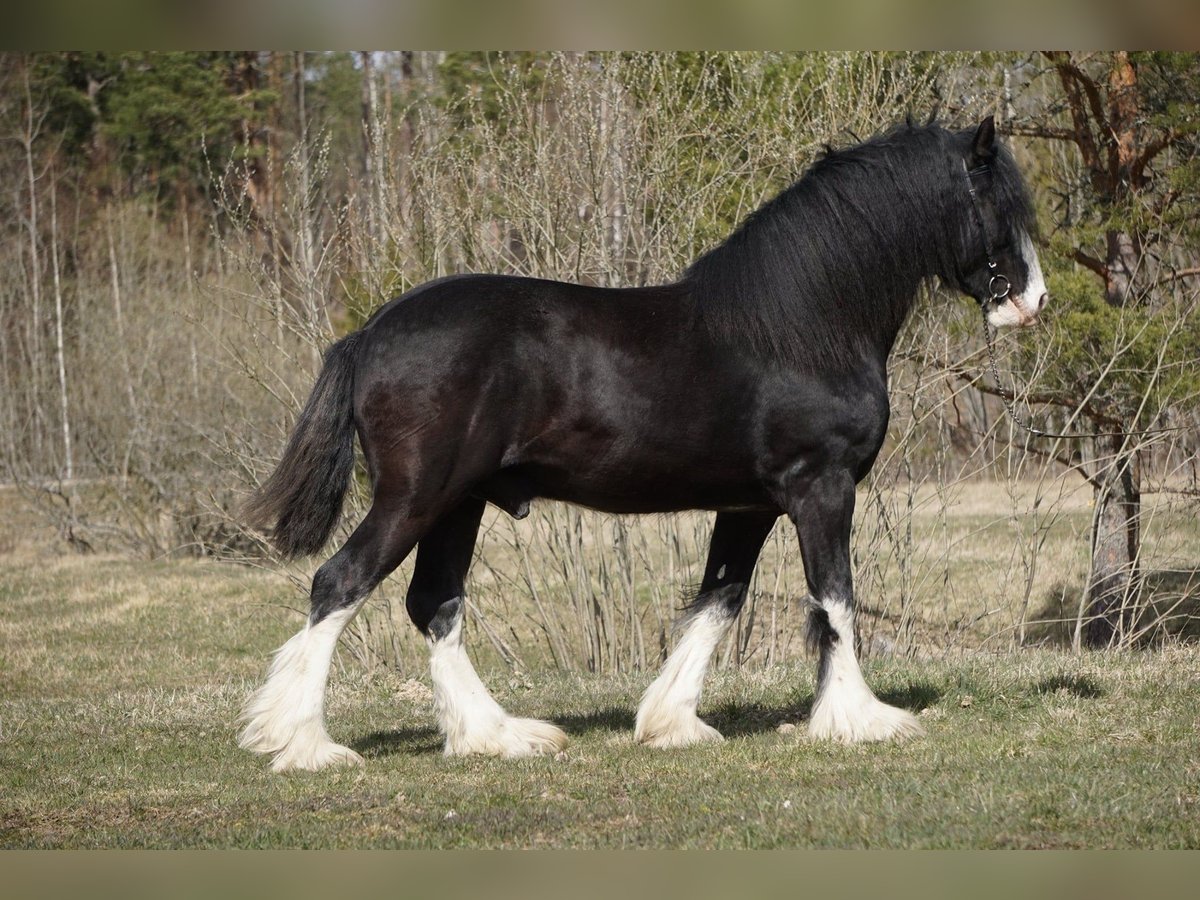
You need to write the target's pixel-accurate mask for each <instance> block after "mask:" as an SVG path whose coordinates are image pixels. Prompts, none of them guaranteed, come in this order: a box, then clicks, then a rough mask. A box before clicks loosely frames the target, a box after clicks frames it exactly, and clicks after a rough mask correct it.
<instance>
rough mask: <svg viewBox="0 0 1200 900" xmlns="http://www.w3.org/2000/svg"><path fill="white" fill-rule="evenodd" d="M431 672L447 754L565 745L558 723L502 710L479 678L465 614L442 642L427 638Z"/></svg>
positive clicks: (513, 752)
mask: <svg viewBox="0 0 1200 900" xmlns="http://www.w3.org/2000/svg"><path fill="white" fill-rule="evenodd" d="M429 671H430V674H431V676H432V678H433V702H434V708H435V710H436V712H437V719H438V726H439V727H440V728H441V731H442V734H443V735H445V738H446V755H447V756H461V755H466V754H470V753H480V754H484V755H487V756H509V757H515V756H535V755H538V754H542V753H556V752H558V751H559V750H561V749H563V747H565V746H566V745H567V736H566V735H565V734H564V733H563V732H562V730H561V729H559V728H558V727H556V726H554V725H551V724H550V723H549V722H542V721H540V720H538V719H519V718H516V717H514V716H510V715H509V714H508V713H507V712H505V711H504V709H503V707H501V706H500V704H499V703H497V702H496V701H495V700H494V699H493V698H492V695H491V694H489V693H488V689H487V688H486V687H484V686H483V682H482V681H480V680H479V675H478V674H476V672H475V667H474V666H472V665H471V660H470V658H469V657H468V656H467V651H466V648H465V647H464V646H463V641H462V618H461V616H460V617H459V619H458V620H457V621H455V623H454V627H453V628H451V630H450V632H449V633H448V634H447V635H446V636H445V637H443V638H441V639H439V640H433V639H430V641H429Z"/></svg>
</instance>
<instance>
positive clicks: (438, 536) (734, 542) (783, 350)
mask: <svg viewBox="0 0 1200 900" xmlns="http://www.w3.org/2000/svg"><path fill="white" fill-rule="evenodd" d="M1033 220H1034V217H1033V212H1032V207H1031V204H1030V201H1029V198H1028V194H1027V192H1026V190H1025V188H1024V185H1023V182H1022V179H1021V176H1020V173H1019V172H1018V170H1017V168H1016V166H1015V164H1014V162H1013V159H1012V157H1011V155H1010V154H1009V153H1008V151H1007V150H1006V149H1004V148H1003V147H1002V146H999V145H997V143H996V140H995V129H994V125H993V122H992V120H991V119H990V118H989V119H987V120H985V121H984V122H983V123H982V124H981V125H980V126H979V127H978V128H977V129H970V130H967V131H962V132H955V131H949V130H946V129H944V128H942V127H940V126H937V125H926V126H914V125H912V124H907V125H902V126H899V127H896V128H894V129H892V130H890V131H888V132H887V133H886V134H883V135H881V136H879V137H876V138H874V139H872V140H870V141H867V142H866V143H863V144H860V145H858V146H855V147H852V148H849V149H846V150H842V151H839V152H832V151H831V152H830V153H829V154H828V155H827V156H825V157H824V158H822V159H821V160H819V161H818V162H816V163H815V164H814V165H813V166H812V168H811V169H810V170H809V171H808V172H807V173H806V174H805V175H804V176H803V177H802V178H801V179H800V180H799V181H798V182H796V183H795V184H793V185H792V186H791V187H789V188H788V189H787V190H785V191H784V192H783V193H781V194H780V195H779V196H777V197H775V198H774V199H773V200H771V201H770V202H768V203H767V204H766V205H764V206H763V207H762V208H761V209H759V210H758V211H757V212H756V213H754V214H753V215H752V216H750V217H749V219H748V220H747V221H746V222H745V223H744V224H743V225H742V226H741V227H740V228H739V229H738V230H737V231H736V232H735V233H734V234H733V235H732V236H731V237H730V238H729V239H728V240H726V241H725V242H724V243H723V244H721V245H720V246H718V247H716V248H715V249H713V250H711V251H709V252H708V253H707V254H705V255H704V256H702V257H701V258H700V259H699V260H697V261H696V262H695V263H694V264H693V265H692V266H691V268H689V269H688V270H687V272H686V273H685V274H684V276H683V277H682V278H681V279H680V280H679V281H678V282H676V283H675V284H669V285H664V286H658V287H643V288H629V289H606V288H598V287H586V286H581V285H575V284H564V283H560V282H554V281H541V280H536V279H532V278H517V277H507V276H500V275H464V276H455V277H451V278H443V279H440V280H438V281H433V282H430V283H428V284H425V285H422V286H420V287H417V288H415V289H414V290H412V291H410V292H408V293H407V294H405V295H404V296H402V297H399V298H397V299H395V300H392V301H391V302H390V303H388V304H386V305H385V306H383V307H382V308H381V309H380V310H378V312H376V313H375V315H374V316H372V318H371V320H370V321H369V322H368V323H367V324H366V325H365V326H364V327H363V328H362V330H360V331H358V332H356V333H355V334H352V335H350V336H348V337H346V338H344V339H342V340H341V341H339V342H338V343H336V344H334V345H333V346H332V347H331V348H330V349H329V351H328V352H327V354H326V356H325V365H324V369H323V370H322V372H321V375H320V377H319V379H318V380H317V383H316V386H315V388H314V389H313V392H312V396H311V397H310V398H309V400H308V403H307V405H306V406H305V407H304V410H303V412H302V413H301V414H300V417H299V420H298V422H297V424H296V428H295V431H294V432H293V434H292V435H291V438H290V440H289V441H288V444H287V447H286V449H285V450H284V453H283V458H282V460H281V461H280V463H279V466H278V468H277V469H276V470H275V472H274V474H272V475H271V477H270V478H269V480H268V481H267V482H266V483H265V484H264V485H263V486H262V488H261V490H260V491H259V492H258V494H257V495H256V496H255V497H254V498H253V499H252V501H251V505H250V509H249V513H250V518H252V520H253V521H255V522H257V523H260V524H263V525H270V526H273V531H272V534H273V540H274V542H275V544H276V546H277V547H278V549H279V550H280V552H281V553H283V554H284V555H285V556H298V555H301V554H311V553H316V552H317V551H319V550H320V549H321V548H322V547H323V546H324V544H325V542H326V540H327V539H328V536H329V534H330V532H331V531H332V530H333V527H334V526H335V524H336V522H337V520H338V517H339V515H340V511H341V505H342V497H343V495H344V493H345V491H346V486H347V483H348V481H349V478H350V475H351V472H352V469H353V463H354V436H355V434H356V433H357V435H358V438H359V442H360V444H361V446H362V450H363V454H364V456H365V457H366V464H367V470H368V472H369V474H370V477H371V481H372V484H373V485H374V496H373V503H372V506H371V509H370V512H368V513H367V515H366V517H365V518H364V519H363V521H362V523H361V524H360V525H359V526H358V528H357V529H356V530H355V531H354V533H353V535H351V537H350V539H349V540H348V541H347V542H346V544H345V546H343V547H342V548H341V549H340V550H339V551H338V552H337V554H336V555H334V556H333V558H332V559H330V560H329V561H328V562H326V563H325V564H324V565H323V566H321V568H320V569H319V570H318V571H317V573H316V576H315V577H314V578H313V583H312V611H311V613H310V615H309V619H308V623H307V625H306V626H305V628H304V630H303V631H301V632H300V633H299V634H297V635H296V636H295V637H293V638H292V639H291V640H289V641H288V642H287V643H286V644H285V645H284V646H283V647H282V648H281V649H280V650H279V652H278V654H277V655H276V657H275V660H274V663H273V665H272V667H271V670H270V674H269V677H268V680H267V682H266V684H265V685H264V686H263V687H262V688H261V689H260V690H259V691H257V692H256V693H255V695H254V696H253V697H252V698H251V700H250V702H249V704H248V706H247V709H246V712H245V721H246V726H245V729H244V731H243V732H242V736H241V744H242V746H243V747H246V748H249V749H252V750H256V751H259V752H262V753H270V754H273V756H274V767H275V769H276V770H286V769H318V768H321V767H323V766H326V765H329V764H333V763H348V762H361V759H360V757H359V756H358V755H357V754H356V753H354V752H353V751H352V750H350V749H349V748H347V747H344V746H340V745H338V744H336V743H334V742H333V741H332V740H331V739H330V738H329V735H328V733H327V732H326V730H325V724H324V711H323V704H324V692H325V683H326V678H327V675H328V670H329V663H330V659H331V657H332V654H333V651H334V647H335V645H336V643H337V640H338V636H339V635H340V634H341V632H342V629H343V628H345V626H346V624H347V623H348V622H349V621H350V620H351V619H352V618H353V617H354V615H355V613H357V612H358V610H359V608H360V607H361V606H362V604H363V602H364V600H365V598H366V596H367V595H368V593H369V592H370V591H371V590H372V589H373V588H374V587H375V586H376V585H377V584H379V582H380V581H381V580H382V579H383V578H385V577H386V576H387V575H388V574H389V573H390V572H392V571H393V570H394V569H395V568H396V567H397V566H398V565H399V564H400V563H401V562H402V561H403V560H404V559H405V557H407V556H408V554H409V553H411V552H412V550H413V548H414V547H416V548H417V560H416V567H415V571H414V572H413V577H412V582H411V584H410V586H409V590H408V597H407V607H408V612H409V615H410V616H411V617H412V620H413V622H414V623H415V624H416V626H417V627H418V628H419V629H420V630H421V631H422V633H424V634H425V636H426V637H427V639H428V643H429V646H430V653H431V669H432V680H433V685H434V697H435V701H436V707H437V716H438V720H439V724H440V727H441V730H442V732H443V733H444V735H445V740H446V743H445V749H446V752H447V753H452V754H457V753H490V754H500V755H505V756H516V755H521V754H528V753H540V752H546V751H554V750H557V749H558V748H560V747H561V746H563V744H564V743H565V740H566V737H565V735H564V734H563V733H562V731H560V730H559V729H558V728H556V727H555V726H553V725H551V724H549V723H546V722H540V721H537V720H531V719H518V718H515V717H512V716H509V715H508V714H507V713H506V712H505V711H504V710H503V709H502V708H501V707H500V706H499V704H497V703H496V701H495V700H493V699H492V697H491V695H490V694H489V693H488V691H487V689H486V688H485V687H484V686H483V684H482V683H481V682H480V680H479V678H478V676H477V675H476V674H475V671H474V669H473V668H472V666H471V663H470V661H469V659H468V658H467V655H466V652H465V650H464V649H463V644H462V620H463V583H464V578H465V575H466V572H467V567H468V565H469V563H470V560H471V556H472V552H473V548H474V545H475V538H476V533H477V531H478V528H479V523H480V517H481V516H482V513H483V509H484V505H485V504H486V503H493V504H495V505H496V506H498V507H500V508H501V509H504V510H506V511H507V512H509V513H510V514H512V515H513V516H517V517H520V516H523V515H525V514H526V512H527V511H528V508H529V503H530V501H531V500H533V499H534V498H538V497H548V498H553V499H556V500H565V501H568V502H571V503H577V504H582V505H584V506H589V507H592V508H594V509H599V510H605V511H608V512H613V513H650V512H666V511H672V510H683V509H705V510H713V511H715V512H716V522H715V524H714V526H713V534H712V543H711V546H710V548H709V555H708V561H707V564H706V566H705V570H704V578H703V581H702V583H701V585H700V589H699V594H698V596H697V597H696V598H695V600H694V602H692V603H691V604H690V606H689V608H688V614H687V615H688V619H687V621H686V622H685V623H683V624H684V626H685V627H684V630H683V633H682V637H681V639H680V642H679V645H678V646H677V647H676V649H675V651H674V652H673V653H672V654H671V655H670V658H669V659H668V660H667V662H666V664H665V666H664V668H663V671H662V673H661V674H660V675H659V677H658V678H657V679H656V680H655V681H654V683H653V684H651V685H650V687H649V689H648V690H647V691H646V693H645V696H644V698H643V699H642V702H641V705H640V707H639V709H638V714H637V726H636V737H637V739H638V740H639V741H642V742H644V743H647V744H651V745H654V746H659V747H667V746H682V745H687V744H691V743H694V742H697V741H704V740H719V739H720V734H719V733H718V732H717V731H716V730H715V729H713V728H711V727H710V726H708V725H706V724H705V723H704V722H702V721H701V720H700V719H699V718H698V717H697V715H696V706H697V703H698V701H699V697H700V689H701V684H702V681H703V679H704V674H705V670H706V668H707V666H708V660H709V657H710V656H711V653H712V650H713V648H714V647H715V646H716V644H717V642H718V641H719V640H720V638H721V636H722V635H723V634H724V633H725V632H726V630H727V629H728V627H729V625H730V623H731V622H732V621H733V619H734V617H735V616H737V614H738V612H739V610H740V609H741V607H742V604H743V602H744V601H745V599H746V591H747V586H748V584H749V582H750V575H751V572H752V571H753V569H754V565H755V562H756V560H757V557H758V554H759V550H760V548H761V547H762V544H763V541H764V540H765V538H766V537H767V534H768V532H770V530H771V528H772V526H773V525H774V523H775V521H776V520H777V518H778V517H779V516H780V515H787V516H788V517H789V518H790V519H791V520H792V522H793V523H794V525H795V527H796V531H797V533H798V536H799V540H800V553H801V556H802V558H803V561H804V570H805V575H806V578H807V581H808V586H809V590H810V591H811V593H812V602H813V612H812V614H811V618H810V632H811V636H812V637H813V639H814V642H815V644H816V646H818V647H819V649H820V664H819V669H818V686H817V692H816V699H815V702H814V705H813V710H812V716H811V720H810V724H809V732H810V734H811V735H812V736H814V737H817V738H831V739H836V740H842V741H859V740H880V739H886V738H892V737H903V736H905V735H909V734H914V733H917V732H918V731H919V728H918V726H917V723H916V720H915V719H914V717H913V716H912V715H911V714H910V713H908V712H906V711H904V710H900V709H896V708H894V707H891V706H888V705H886V704H884V703H882V702H880V701H879V700H878V699H877V698H876V697H875V695H874V694H873V693H872V692H871V690H870V688H868V687H867V685H866V683H865V682H864V680H863V677H862V674H861V672H860V670H859V666H858V661H857V659H856V656H855V651H854V593H853V588H852V585H851V563H850V524H851V517H852V515H853V513H854V497H855V485H856V484H857V483H858V482H859V481H861V480H862V479H863V477H864V476H866V474H867V473H868V471H870V468H871V465H872V463H873V462H874V460H875V456H876V454H877V453H878V451H879V447H880V444H881V443H882V441H883V439H884V433H885V431H886V429H887V423H888V394H887V373H886V362H887V357H888V353H889V352H890V350H891V347H892V344H893V342H894V341H895V338H896V335H897V332H898V331H899V329H900V327H901V325H902V324H903V323H904V320H905V317H906V316H907V315H908V313H909V310H910V308H911V306H912V304H913V300H914V297H915V295H916V293H917V289H918V286H919V285H920V284H921V282H922V281H924V280H926V279H931V278H938V279H940V280H941V281H942V282H943V283H946V284H949V285H953V286H954V287H957V288H958V289H959V290H961V291H963V292H964V293H966V294H968V295H970V296H972V297H974V298H975V299H976V300H977V301H978V302H979V303H980V304H981V305H982V306H983V308H984V312H985V314H986V315H987V316H988V318H989V320H990V321H991V322H992V324H995V325H1002V324H1028V323H1030V322H1032V321H1034V320H1035V319H1036V317H1037V314H1038V311H1039V310H1040V308H1041V306H1042V304H1043V303H1044V301H1045V299H1046V295H1045V285H1044V282H1043V280H1042V274H1041V270H1040V268H1039V265H1038V262H1037V257H1036V255H1035V253H1034V251H1033V244H1032V241H1031V239H1030V234H1031V232H1032V230H1033V224H1034V221H1033Z"/></svg>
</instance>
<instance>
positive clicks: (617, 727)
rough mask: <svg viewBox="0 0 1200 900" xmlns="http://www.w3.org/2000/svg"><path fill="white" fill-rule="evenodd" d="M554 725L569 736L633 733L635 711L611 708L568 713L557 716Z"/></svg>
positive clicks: (617, 707) (620, 707)
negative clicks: (595, 732)
mask: <svg viewBox="0 0 1200 900" xmlns="http://www.w3.org/2000/svg"><path fill="white" fill-rule="evenodd" d="M554 724H555V725H557V726H558V727H559V728H561V729H562V730H563V731H565V732H566V733H567V734H587V733H588V732H589V731H633V710H632V709H626V708H625V707H623V706H610V707H608V708H606V709H600V710H596V711H595V712H588V713H567V714H566V715H561V716H555V717H554Z"/></svg>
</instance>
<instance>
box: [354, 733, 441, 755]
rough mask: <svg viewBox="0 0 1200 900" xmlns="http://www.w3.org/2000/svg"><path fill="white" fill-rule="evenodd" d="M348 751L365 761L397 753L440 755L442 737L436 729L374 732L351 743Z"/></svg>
mask: <svg viewBox="0 0 1200 900" xmlns="http://www.w3.org/2000/svg"><path fill="white" fill-rule="evenodd" d="M350 749H351V750H354V751H356V752H358V753H361V754H362V755H363V756H364V757H365V758H367V759H375V758H378V757H381V756H392V755H394V754H397V753H405V754H418V753H441V752H442V736H441V735H440V734H438V733H437V729H435V728H429V727H422V728H399V729H397V730H396V731H376V732H375V733H374V734H369V735H367V736H366V737H361V738H359V739H358V740H356V741H352V742H351V744H350Z"/></svg>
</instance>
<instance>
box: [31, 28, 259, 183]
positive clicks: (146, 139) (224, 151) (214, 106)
mask: <svg viewBox="0 0 1200 900" xmlns="http://www.w3.org/2000/svg"><path fill="white" fill-rule="evenodd" d="M239 56H240V58H239ZM253 64H254V63H253V61H251V60H249V59H247V58H246V55H245V54H241V55H239V54H233V53H227V52H218V53H198V52H171V53H161V52H142V51H139V52H128V53H103V52H90V53H60V54H40V55H38V56H37V57H36V62H35V66H36V71H37V74H38V79H39V82H40V87H41V90H42V92H43V94H44V96H45V98H46V101H47V106H48V109H49V111H50V114H49V117H48V122H49V123H50V125H51V126H52V127H53V128H55V129H57V130H59V131H60V132H61V133H62V134H63V136H64V149H65V150H66V151H67V153H68V155H69V156H71V157H73V158H75V159H76V160H77V161H78V162H80V163H81V164H84V165H86V164H87V163H88V157H89V155H91V154H94V153H96V152H100V154H101V156H106V155H111V156H112V157H115V159H116V160H117V162H118V164H119V166H120V168H121V170H122V171H123V172H124V173H125V174H126V175H127V176H128V177H129V178H130V179H131V180H132V183H133V186H134V188H135V190H150V191H154V192H159V193H167V194H169V193H171V190H170V189H172V188H175V187H178V186H180V185H185V186H187V187H190V188H193V189H197V190H200V189H202V188H203V186H204V184H205V182H206V180H207V178H208V167H207V165H206V163H205V159H204V157H205V153H206V151H207V154H208V155H209V157H210V158H211V159H212V160H213V161H214V163H215V164H216V165H218V166H220V165H223V164H224V163H225V161H227V160H229V159H240V158H245V157H246V156H247V155H250V154H253V153H256V152H260V151H258V150H255V149H253V148H252V145H251V142H250V140H249V138H250V136H251V135H250V134H248V133H247V130H248V128H253V127H255V124H256V123H260V122H261V120H262V117H263V114H264V112H265V110H266V109H267V108H268V107H269V106H270V105H271V104H274V103H276V102H277V101H278V97H277V96H276V95H275V94H274V93H273V92H271V91H268V90H265V89H261V88H254V87H251V86H249V85H247V84H246V83H245V79H244V78H243V77H242V72H241V71H239V70H243V69H244V68H245V67H246V66H251V65H253Z"/></svg>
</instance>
